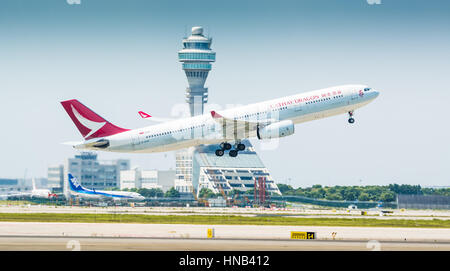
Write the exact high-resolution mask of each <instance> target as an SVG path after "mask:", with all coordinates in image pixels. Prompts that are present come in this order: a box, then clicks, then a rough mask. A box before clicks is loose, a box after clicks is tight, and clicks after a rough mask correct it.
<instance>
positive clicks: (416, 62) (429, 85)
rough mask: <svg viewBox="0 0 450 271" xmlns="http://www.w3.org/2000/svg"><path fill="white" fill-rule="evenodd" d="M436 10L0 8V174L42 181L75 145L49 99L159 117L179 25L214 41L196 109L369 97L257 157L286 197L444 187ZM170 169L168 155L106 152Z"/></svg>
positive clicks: (166, 107) (443, 9)
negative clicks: (315, 94) (296, 192)
mask: <svg viewBox="0 0 450 271" xmlns="http://www.w3.org/2000/svg"><path fill="white" fill-rule="evenodd" d="M449 11H450V2H449V1H414V0H412V1H411V0H409V1H406V0H404V1H402V0H395V1H393V0H390V1H388V0H382V1H381V4H379V5H376V4H375V5H369V4H368V3H367V1H366V0H349V1H337V0H311V1H123V0H122V1H118V0H116V1H111V0H108V1H106V0H103V1H102V0H81V4H79V5H69V4H68V3H67V2H66V1H65V0H52V1H50V0H49V1H32V0H22V1H17V0H6V1H1V2H0V35H1V39H0V41H1V42H0V105H1V106H0V120H1V123H2V127H3V128H2V132H1V134H0V139H1V142H3V144H4V145H3V146H2V148H1V153H2V154H3V155H1V156H0V177H11V178H14V177H22V176H23V174H24V171H25V169H27V171H28V175H29V176H30V175H34V176H36V177H38V176H46V170H47V166H48V165H50V164H56V163H62V162H63V161H64V159H65V158H67V157H70V156H73V155H74V154H75V153H76V152H75V151H74V150H72V149H71V148H70V147H67V146H64V145H61V144H59V143H61V142H65V141H73V140H80V139H81V136H80V135H79V133H78V131H77V130H76V128H75V126H74V125H73V124H72V122H71V121H70V119H69V118H68V116H67V115H66V113H65V112H64V110H63V108H62V106H61V105H60V104H59V102H60V101H62V100H65V99H71V98H77V99H79V100H80V101H82V102H83V103H84V104H86V105H88V106H89V107H91V108H92V109H93V110H95V111H96V112H97V113H99V114H100V115H102V116H103V117H105V118H106V119H108V120H109V121H111V122H113V123H115V124H117V125H119V126H123V127H125V128H137V127H140V126H145V125H148V124H149V123H148V122H146V121H144V120H141V119H139V116H138V115H137V111H139V110H144V111H146V112H148V113H150V114H151V115H155V116H161V117H168V116H170V115H171V111H172V109H173V108H174V106H176V105H177V104H183V103H184V90H185V88H186V86H187V81H186V78H185V75H184V73H183V71H182V70H181V64H180V63H178V62H177V51H178V50H180V49H181V39H182V38H183V36H184V35H185V34H186V33H189V31H190V28H191V27H192V26H195V25H202V26H203V27H204V28H205V32H206V33H208V34H209V35H211V36H212V37H213V45H212V47H213V50H214V51H216V53H217V61H216V62H215V63H214V64H213V70H212V71H211V72H210V75H209V77H208V80H207V82H206V86H207V87H209V103H210V104H219V105H222V106H226V105H227V104H237V103H239V104H248V103H254V102H259V101H262V100H266V99H272V98H276V97H280V96H286V95H291V94H295V93H299V92H305V91H309V90H315V89H319V88H324V87H329V86H333V85H340V84H348V83H362V84H368V85H370V86H372V87H374V88H376V89H379V90H380V91H381V95H380V96H379V98H378V99H377V100H376V101H375V102H374V103H372V104H370V105H369V106H367V107H364V108H362V109H360V110H358V111H357V112H356V113H355V118H356V123H355V124H354V125H352V126H350V125H348V123H347V116H344V115H342V116H336V117H332V118H329V119H323V120H319V121H314V122H310V123H305V124H301V125H298V126H297V127H296V134H295V135H293V136H291V137H287V138H284V139H281V140H280V146H279V148H277V149H276V150H273V151H269V150H262V149H261V148H260V146H259V144H258V143H257V142H256V143H255V146H256V147H257V148H259V149H260V152H259V153H260V157H261V159H262V160H263V162H264V164H265V165H266V166H267V167H268V168H269V169H270V171H271V172H272V174H273V176H274V178H275V180H276V181H277V182H284V183H286V182H289V183H290V184H291V185H294V186H309V185H312V184H316V183H319V184H323V185H336V184H340V185H359V184H362V185H369V184H389V183H394V182H395V183H410V184H421V185H450V173H449V172H448V170H447V168H448V162H449V161H450V159H449V158H450V155H449V154H450V152H449V151H450V144H449V142H448V138H450V129H449V128H448V124H447V123H448V116H449V115H450V107H449V106H448V104H449V102H450V92H449V85H450V79H449V71H450V64H449V63H450V50H449V49H450V17H449V16H448V14H449ZM99 158H100V159H115V158H130V159H131V160H132V164H133V165H135V166H137V165H139V166H141V167H143V168H148V169H151V168H161V169H168V168H174V167H175V163H174V154H173V153H172V152H169V153H162V154H139V155H137V154H136V155H134V154H127V155H123V154H109V153H101V152H100V153H99Z"/></svg>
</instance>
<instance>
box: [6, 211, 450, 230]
mask: <svg viewBox="0 0 450 271" xmlns="http://www.w3.org/2000/svg"><path fill="white" fill-rule="evenodd" d="M0 221H9V222H72V223H138V224H203V225H278V226H343V227H345V226H348V227H413V228H414V227H417V228H450V220H440V219H433V220H412V219H371V218H364V219H362V218H303V217H301V218H297V217H244V216H237V215H233V216H214V215H211V216H205V215H186V216H185V215H134V214H77V213H73V214H72V213H0Z"/></svg>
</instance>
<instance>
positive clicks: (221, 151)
mask: <svg viewBox="0 0 450 271" xmlns="http://www.w3.org/2000/svg"><path fill="white" fill-rule="evenodd" d="M224 153H225V152H224V151H223V150H222V149H218V150H216V155H217V156H223V154H224Z"/></svg>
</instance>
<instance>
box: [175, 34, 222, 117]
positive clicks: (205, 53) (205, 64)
mask: <svg viewBox="0 0 450 271" xmlns="http://www.w3.org/2000/svg"><path fill="white" fill-rule="evenodd" d="M211 42H212V39H211V38H207V37H205V36H203V28H202V27H201V26H194V27H192V34H191V36H189V37H187V38H185V39H183V49H181V50H180V51H179V52H178V61H180V62H181V63H183V64H182V67H183V70H184V72H185V73H186V77H187V80H188V84H189V87H188V88H186V102H187V103H188V104H189V110H190V112H191V116H196V115H201V114H203V107H204V104H205V103H206V102H207V101H208V89H207V88H205V81H206V78H207V77H208V73H209V71H210V70H211V63H212V62H214V61H216V53H215V52H213V51H212V50H211Z"/></svg>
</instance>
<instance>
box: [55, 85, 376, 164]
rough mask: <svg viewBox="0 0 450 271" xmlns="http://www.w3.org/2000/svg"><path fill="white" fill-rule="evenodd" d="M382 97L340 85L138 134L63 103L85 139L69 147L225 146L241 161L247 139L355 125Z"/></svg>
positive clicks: (132, 149)
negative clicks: (313, 125)
mask: <svg viewBox="0 0 450 271" xmlns="http://www.w3.org/2000/svg"><path fill="white" fill-rule="evenodd" d="M378 95H379V92H378V91H377V90H375V89H372V88H370V87H368V86H366V85H343V86H336V87H330V88H325V89H320V90H315V91H311V92H306V93H301V94H297V95H292V96H287V97H283V98H279V99H274V100H269V101H265V102H261V103H256V104H250V105H246V106H241V107H237V108H232V109H227V110H222V111H219V112H216V111H211V112H210V114H203V115H199V116H194V117H189V118H184V119H178V120H173V121H168V122H165V123H159V124H155V125H152V126H147V127H144V128H138V129H134V130H130V129H124V128H120V127H118V126H115V125H114V124H112V123H110V122H108V121H107V120H105V119H104V118H102V117H100V116H99V115H97V114H96V113H94V112H93V111H91V110H90V109H89V108H87V107H86V106H84V105H83V104H82V103H80V102H79V101H78V100H67V101H63V102H61V104H62V106H63V107H64V109H65V110H66V112H67V113H68V114H69V116H70V118H71V119H72V121H73V122H74V123H75V125H76V127H77V128H78V130H79V131H80V133H81V134H82V136H83V137H84V141H82V142H68V143H65V144H70V145H72V146H73V147H74V148H76V149H87V150H102V151H110V152H126V153H153V152H165V151H172V150H177V149H183V148H187V147H191V146H197V145H201V144H219V143H220V145H219V146H220V147H218V149H217V150H216V155H217V156H222V155H224V152H225V151H226V150H230V151H229V155H230V156H231V157H236V156H237V155H238V152H239V151H243V150H245V145H244V144H242V143H241V140H243V139H246V138H254V137H256V138H258V139H272V138H280V137H285V136H289V135H292V134H293V133H294V126H295V124H298V123H302V122H306V121H311V120H316V119H321V118H325V117H330V116H334V115H338V114H348V115H349V119H348V122H349V123H354V121H355V120H354V118H353V112H354V111H355V110H356V109H358V108H360V107H362V106H364V105H367V104H368V103H370V102H371V101H373V100H374V99H375V98H376V97H378ZM230 142H234V148H233V146H232V145H231V144H230ZM232 148H233V149H232Z"/></svg>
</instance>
